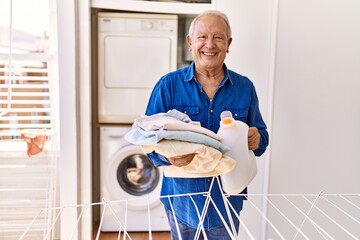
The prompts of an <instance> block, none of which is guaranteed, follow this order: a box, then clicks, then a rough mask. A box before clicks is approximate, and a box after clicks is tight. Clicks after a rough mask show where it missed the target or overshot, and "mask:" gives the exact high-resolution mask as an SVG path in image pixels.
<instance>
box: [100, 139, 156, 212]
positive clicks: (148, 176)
mask: <svg viewBox="0 0 360 240" xmlns="http://www.w3.org/2000/svg"><path fill="white" fill-rule="evenodd" d="M109 163H110V164H108V167H107V171H106V176H107V177H106V179H107V182H106V184H107V186H108V188H109V189H112V190H111V192H110V194H111V197H112V199H134V198H141V199H144V197H145V196H147V199H148V202H147V201H128V202H127V206H128V207H129V208H130V209H134V210H141V209H146V208H147V207H148V205H149V204H150V207H153V206H154V205H156V204H160V202H159V195H160V188H161V178H162V177H161V174H160V171H159V169H158V168H156V167H154V166H153V165H152V163H151V162H150V160H149V159H148V157H147V156H146V155H145V154H144V153H142V151H141V148H140V147H139V146H135V145H127V146H125V147H123V148H121V149H119V150H118V151H117V152H116V154H115V155H114V157H113V158H112V159H111V160H110V161H109ZM151 193H155V194H152V195H151ZM149 195H150V196H149Z"/></svg>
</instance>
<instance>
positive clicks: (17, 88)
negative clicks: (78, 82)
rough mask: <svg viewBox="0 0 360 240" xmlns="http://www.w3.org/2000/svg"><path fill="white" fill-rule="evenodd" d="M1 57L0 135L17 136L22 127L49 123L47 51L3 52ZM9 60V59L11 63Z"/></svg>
mask: <svg viewBox="0 0 360 240" xmlns="http://www.w3.org/2000/svg"><path fill="white" fill-rule="evenodd" d="M2 55H3V56H2V58H0V130H1V132H0V139H1V140H11V139H19V138H20V130H21V129H46V130H47V132H48V134H50V133H51V132H52V131H53V127H52V110H51V109H52V104H51V100H52V99H51V94H52V91H51V83H50V81H49V69H48V66H49V61H50V60H51V57H50V56H49V55H48V54H16V55H15V54H12V60H11V61H9V57H10V56H6V55H4V54H2ZM10 62H11V63H10Z"/></svg>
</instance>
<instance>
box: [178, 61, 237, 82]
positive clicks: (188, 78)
mask: <svg viewBox="0 0 360 240" xmlns="http://www.w3.org/2000/svg"><path fill="white" fill-rule="evenodd" d="M223 67H224V71H225V75H224V80H223V81H222V82H221V83H220V84H221V85H223V84H225V83H226V82H227V81H229V82H230V83H231V85H232V84H233V82H232V80H231V77H230V74H229V70H228V68H227V66H226V64H225V63H224V65H223ZM188 69H189V71H188V72H187V73H186V75H185V79H184V81H191V80H196V77H195V62H192V63H191V65H190V66H189V68H188Z"/></svg>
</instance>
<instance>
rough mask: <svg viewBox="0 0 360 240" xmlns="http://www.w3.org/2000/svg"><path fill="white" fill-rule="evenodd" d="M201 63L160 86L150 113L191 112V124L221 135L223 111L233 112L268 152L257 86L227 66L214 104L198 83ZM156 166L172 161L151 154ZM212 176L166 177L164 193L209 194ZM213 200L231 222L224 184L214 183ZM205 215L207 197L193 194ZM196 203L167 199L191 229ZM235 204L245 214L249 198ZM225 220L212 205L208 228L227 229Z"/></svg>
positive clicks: (233, 199)
mask: <svg viewBox="0 0 360 240" xmlns="http://www.w3.org/2000/svg"><path fill="white" fill-rule="evenodd" d="M194 68H195V64H194V63H192V64H191V65H190V66H187V67H184V68H182V69H179V70H177V71H174V72H170V73H168V74H167V75H165V76H163V77H162V78H161V79H160V80H159V81H158V82H157V84H156V85H155V87H154V89H153V92H152V94H151V96H150V99H149V103H148V106H147V109H146V115H149V116H150V115H153V114H156V113H161V112H167V111H168V110H171V109H176V110H178V111H181V112H184V113H186V114H187V115H188V116H189V117H190V118H191V120H193V121H199V122H200V123H201V126H203V127H205V128H208V129H210V130H212V131H213V132H217V131H218V129H219V127H220V114H221V112H222V111H225V110H228V111H231V112H232V114H233V117H234V118H235V119H236V120H240V121H243V122H245V123H246V124H248V125H249V127H252V126H254V127H257V128H258V130H259V133H260V136H261V137H260V147H259V148H258V149H257V150H255V151H254V153H255V155H256V156H260V155H261V154H262V153H264V152H265V150H266V147H267V145H268V140H269V136H268V132H267V130H266V124H265V122H264V121H263V118H262V116H261V113H260V110H259V102H258V98H257V94H256V91H255V87H254V85H253V83H252V82H251V81H250V80H249V79H248V78H247V77H244V76H241V75H239V74H237V73H235V72H233V71H231V70H229V69H227V67H226V65H225V64H224V70H225V76H224V79H223V80H222V82H221V83H220V85H219V86H218V89H217V90H216V93H215V95H214V97H213V99H212V100H210V99H209V98H208V96H207V95H206V93H205V92H204V91H203V89H202V86H201V84H200V83H199V82H198V81H197V80H196V76H195V72H194ZM148 157H149V158H150V160H151V161H152V162H153V164H154V165H155V166H163V165H169V164H170V163H169V162H168V161H167V160H166V159H165V158H164V157H163V156H161V155H158V154H156V153H150V154H148ZM210 183H211V179H210V178H191V179H189V178H169V177H165V176H164V177H163V182H162V189H161V195H162V196H167V195H173V194H187V193H196V192H206V191H208V190H209V187H210ZM211 196H212V198H213V200H214V201H215V203H216V205H217V207H218V208H219V210H220V211H221V213H222V215H223V217H224V218H225V219H226V220H227V215H226V211H225V206H224V204H223V199H222V195H221V192H220V188H219V186H218V184H214V186H213V188H212V191H211ZM193 200H194V201H195V203H196V206H197V207H198V209H199V211H200V213H201V211H202V209H203V207H204V203H205V197H204V196H202V195H196V196H193ZM193 200H192V199H191V198H190V197H188V196H186V197H185V196H184V197H173V198H171V204H170V203H169V200H168V198H161V201H162V202H163V204H164V205H165V207H166V208H167V209H170V210H171V205H172V206H173V208H174V210H175V213H176V216H177V218H178V220H180V221H182V222H183V223H186V224H187V225H189V226H190V227H194V228H196V227H197V225H198V222H199V221H198V217H197V212H196V208H195V207H194V203H193ZM229 200H230V202H231V204H232V205H233V207H234V208H235V209H236V211H237V212H240V210H241V209H242V201H243V197H240V196H231V197H230V198H229ZM221 225H222V221H221V219H220V217H219V216H218V214H217V211H216V209H215V208H214V207H213V205H212V204H210V206H209V209H208V211H207V214H206V217H205V221H204V227H206V228H211V227H217V226H221Z"/></svg>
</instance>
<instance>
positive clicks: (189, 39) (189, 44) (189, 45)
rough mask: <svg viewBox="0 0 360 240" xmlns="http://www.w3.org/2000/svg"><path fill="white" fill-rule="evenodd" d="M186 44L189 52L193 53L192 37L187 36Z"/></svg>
mask: <svg viewBox="0 0 360 240" xmlns="http://www.w3.org/2000/svg"><path fill="white" fill-rule="evenodd" d="M186 42H187V45H188V48H189V51H191V36H190V35H186Z"/></svg>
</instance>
